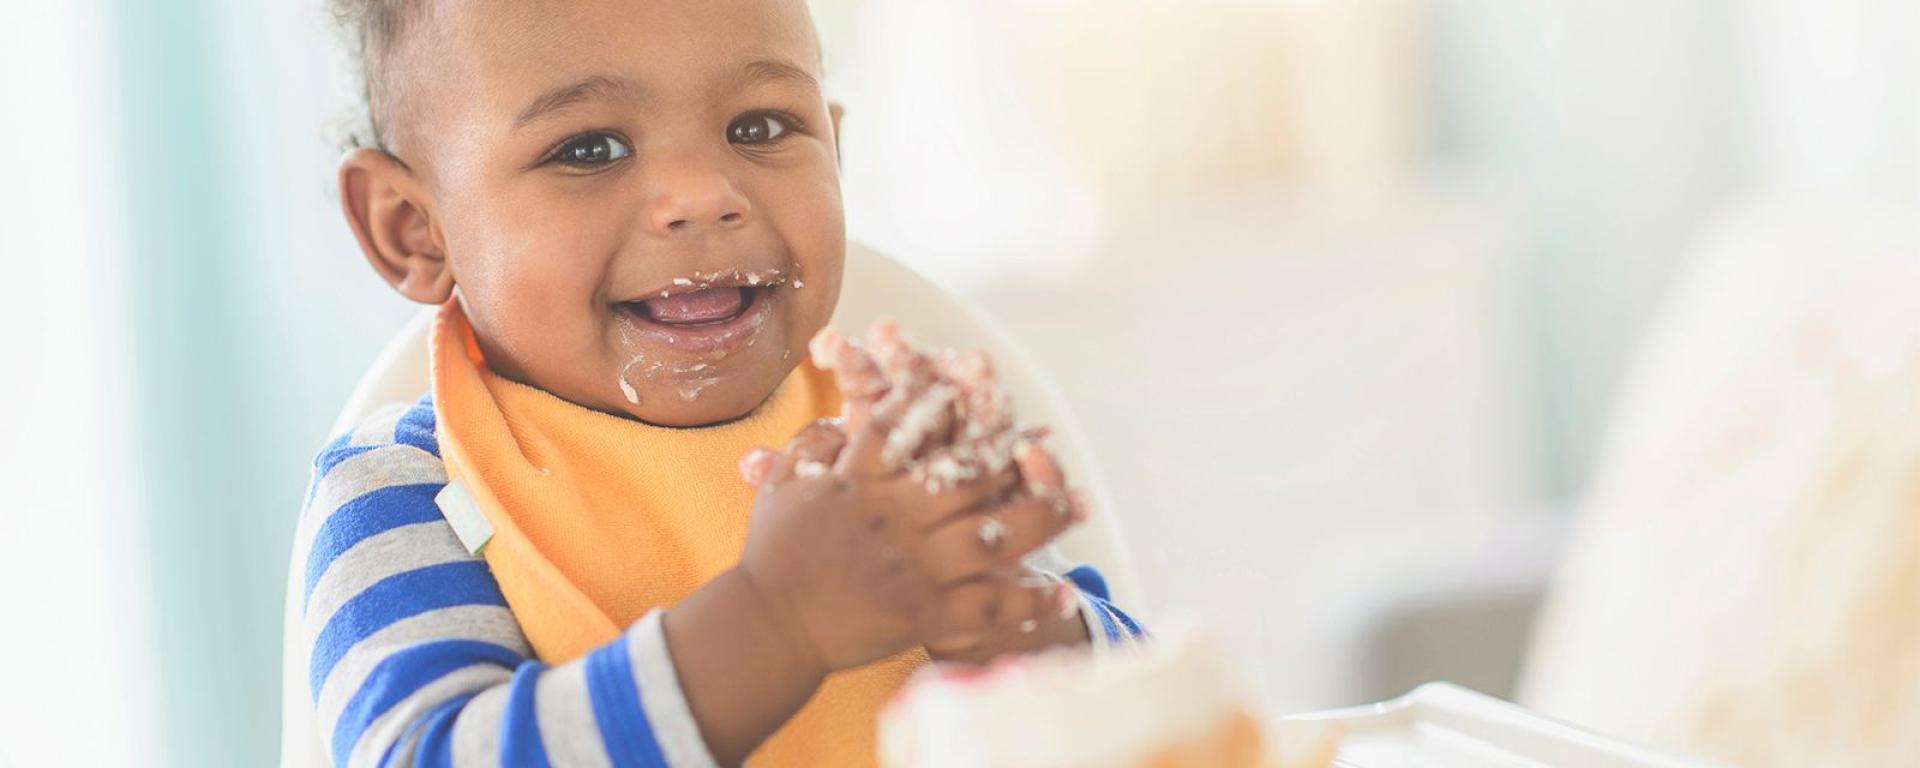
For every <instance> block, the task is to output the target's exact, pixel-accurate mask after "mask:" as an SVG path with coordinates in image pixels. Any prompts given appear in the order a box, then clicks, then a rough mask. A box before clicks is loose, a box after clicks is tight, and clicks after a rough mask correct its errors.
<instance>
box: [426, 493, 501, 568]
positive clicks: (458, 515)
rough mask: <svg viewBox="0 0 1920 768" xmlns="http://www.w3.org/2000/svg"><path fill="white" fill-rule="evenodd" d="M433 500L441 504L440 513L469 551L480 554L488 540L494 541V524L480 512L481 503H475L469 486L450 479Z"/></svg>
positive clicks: (476, 554)
mask: <svg viewBox="0 0 1920 768" xmlns="http://www.w3.org/2000/svg"><path fill="white" fill-rule="evenodd" d="M433 501H434V503H436V504H439V505H440V514H442V515H445V516H446V518H447V523H448V524H450V525H452V526H453V535H455V536H458V537H460V543H461V544H463V545H465V546H466V548H467V552H469V553H471V554H472V555H474V556H475V557H478V556H480V553H481V552H483V551H485V550H486V548H487V542H489V541H493V524H492V523H489V522H487V516H486V515H484V514H482V513H481V512H480V505H479V504H476V503H474V501H473V494H472V493H471V492H469V491H468V490H467V486H465V485H463V484H461V482H460V481H458V480H452V481H449V482H448V483H447V487H445V488H442V489H440V494H439V495H437V496H434V497H433Z"/></svg>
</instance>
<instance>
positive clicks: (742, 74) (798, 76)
mask: <svg viewBox="0 0 1920 768" xmlns="http://www.w3.org/2000/svg"><path fill="white" fill-rule="evenodd" d="M761 83H789V84H792V85H799V86H804V87H807V88H812V89H813V90H816V91H817V90H820V81H818V80H815V79H814V77H813V75H812V74H811V73H809V72H807V71H806V70H804V69H801V68H800V67H798V66H795V65H794V64H793V63H792V62H788V61H782V60H780V59H760V60H758V61H752V62H748V63H747V64H745V65H742V66H741V67H740V69H739V70H738V71H737V72H736V73H735V75H734V77H733V78H732V79H731V80H730V81H729V82H728V83H727V86H728V90H744V89H746V88H749V87H752V86H755V85H759V84H761Z"/></svg>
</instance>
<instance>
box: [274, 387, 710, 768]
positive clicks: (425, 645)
mask: <svg viewBox="0 0 1920 768" xmlns="http://www.w3.org/2000/svg"><path fill="white" fill-rule="evenodd" d="M445 484H446V471H445V468H444V467H443V466H442V464H441V462H440V458H439V455H438V445H437V444H436V443H435V442H434V439H433V408H432V405H431V403H430V402H428V401H426V400H424V399H423V400H422V401H421V402H420V403H418V404H416V405H414V406H413V407H412V408H406V407H397V408H395V409H392V410H388V411H383V412H381V413H379V414H376V415H375V416H373V417H371V418H370V419H369V420H368V421H367V422H366V423H365V424H363V425H362V426H360V427H359V428H357V429H355V430H353V431H352V432H351V433H349V434H347V435H343V436H341V437H340V438H339V439H337V440H335V441H334V442H333V443H332V444H330V445H328V446H327V447H326V449H325V450H323V451H322V452H321V453H320V456H319V458H318V459H317V460H316V461H315V465H314V482H313V486H312V488H311V490H310V492H309V494H308V502H307V505H306V508H305V510H304V511H303V513H302V515H301V519H300V524H299V528H298V530H297V532H296V534H295V535H296V536H297V537H298V538H297V543H298V546H296V548H295V551H296V552H297V553H298V554H296V557H299V558H302V563H300V564H299V567H297V568H296V571H295V572H296V573H297V574H304V578H305V584H304V585H303V589H302V590H301V593H300V594H301V598H300V599H301V600H302V601H303V605H302V607H301V614H302V627H301V631H302V633H303V635H302V636H303V638H304V640H305V642H304V647H305V648H306V649H307V651H308V658H307V659H305V660H304V668H305V669H306V670H307V673H308V681H309V683H310V691H311V693H312V701H313V704H314V710H315V719H316V720H317V722H318V726H319V729H320V735H321V740H322V743H323V744H325V745H326V747H327V749H328V751H329V753H330V757H331V759H332V762H333V764H334V765H336V766H414V765H418V766H498V765H507V766H547V765H567V766H596V767H597V766H608V767H618V768H626V767H627V766H649V767H651V766H710V765H713V758H712V756H711V755H709V754H708V753H707V749H706V745H705V743H704V742H703V741H702V739H701V738H700V735H699V730H698V726H697V725H696V724H695V722H694V720H693V715H692V713H691V711H690V710H689V709H688V708H687V705H686V701H685V698H684V695H683V694H682V692H681V690H680V687H679V681H678V679H677V677H676V676H675V673H674V669H673V663H672V659H671V657H670V656H669V655H668V652H667V646H666V640H665V636H664V634H663V632H662V629H661V621H660V613H659V612H657V611H656V612H654V613H652V614H649V615H648V616H647V617H645V618H643V619H642V620H640V621H639V622H637V623H636V624H635V625H634V626H633V627H632V628H631V629H629V630H628V631H627V632H626V633H624V634H623V635H622V636H621V637H620V638H618V639H616V640H614V641H613V642H611V643H608V644H607V645H604V646H601V647H600V648H598V649H595V650H594V651H592V652H591V653H589V654H587V655H586V656H585V657H583V658H581V659H578V660H575V661H573V662H569V663H567V664H562V665H559V666H554V667H548V666H546V665H544V664H541V663H540V662H539V661H537V660H535V659H533V658H532V651H531V648H530V647H529V645H528V642H527V639H526V636H525V634H524V633H523V632H522V631H521V629H520V625H519V623H518V622H517V621H516V620H515V619H514V616H513V613H512V611H511V610H509V609H508V607H507V604H506V600H505V598H504V597H502V595H501V593H500V588H499V585H498V584H497V583H496V582H495V581H494V579H493V575H492V573H491V572H490V571H489V570H488V569H487V566H486V562H485V561H484V560H481V559H479V558H477V557H475V556H473V555H472V554H470V553H468V551H467V550H466V548H465V547H464V546H463V545H462V544H461V543H460V541H459V539H458V538H457V537H456V536H455V535H454V533H453V528H452V526H451V525H449V524H448V523H447V522H446V519H445V518H443V517H442V516H441V515H440V511H439V508H438V507H437V506H436V505H435V503H434V496H435V495H436V494H437V493H439V491H440V489H441V488H442V487H444V486H445Z"/></svg>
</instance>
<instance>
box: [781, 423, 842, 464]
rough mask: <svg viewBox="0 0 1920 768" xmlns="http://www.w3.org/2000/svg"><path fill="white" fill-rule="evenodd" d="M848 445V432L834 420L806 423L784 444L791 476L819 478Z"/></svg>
mask: <svg viewBox="0 0 1920 768" xmlns="http://www.w3.org/2000/svg"><path fill="white" fill-rule="evenodd" d="M846 445H847V433H846V432H844V431H842V430H841V429H840V421H839V420H837V419H821V420H819V421H815V422H814V423H812V424H808V425H807V426H806V427H805V428H803V429H801V430H800V432H799V433H798V434H796V435H794V436H793V439H792V440H789V441H787V447H786V449H785V451H784V452H785V453H787V454H789V455H791V456H792V457H793V474H795V475H797V476H799V477H819V476H821V475H824V474H826V473H827V471H828V470H829V469H830V468H832V466H833V463H834V462H835V461H837V460H839V458H840V451H841V450H842V449H844V448H845V447H846Z"/></svg>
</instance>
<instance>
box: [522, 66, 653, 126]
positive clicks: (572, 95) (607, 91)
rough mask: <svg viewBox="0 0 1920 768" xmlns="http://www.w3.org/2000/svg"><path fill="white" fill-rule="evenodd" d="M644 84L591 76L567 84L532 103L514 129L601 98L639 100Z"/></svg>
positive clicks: (607, 76)
mask: <svg viewBox="0 0 1920 768" xmlns="http://www.w3.org/2000/svg"><path fill="white" fill-rule="evenodd" d="M639 93H640V84H639V83H635V82H634V81H632V80H629V79H627V78H624V77H614V76H610V75H589V76H587V77H583V78H580V79H579V80H575V81H573V82H571V83H568V84H566V85H562V86H559V87H556V88H552V89H549V90H547V91H546V92H545V93H542V94H540V96H539V97H538V98H535V99H534V100H533V101H531V102H529V103H528V104H527V106H526V108H525V109H522V110H520V114H519V116H517V117H515V118H514V119H513V127H514V130H519V129H521V128H525V127H526V126H527V125H529V124H532V123H536V122H539V121H540V120H543V119H545V118H547V117H551V116H553V115H554V114H556V113H558V112H560V111H561V110H564V109H566V108H567V107H570V106H573V105H575V104H579V103H581V102H584V101H591V100H593V99H600V98H614V97H626V98H633V97H637V96H638V95H639Z"/></svg>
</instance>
